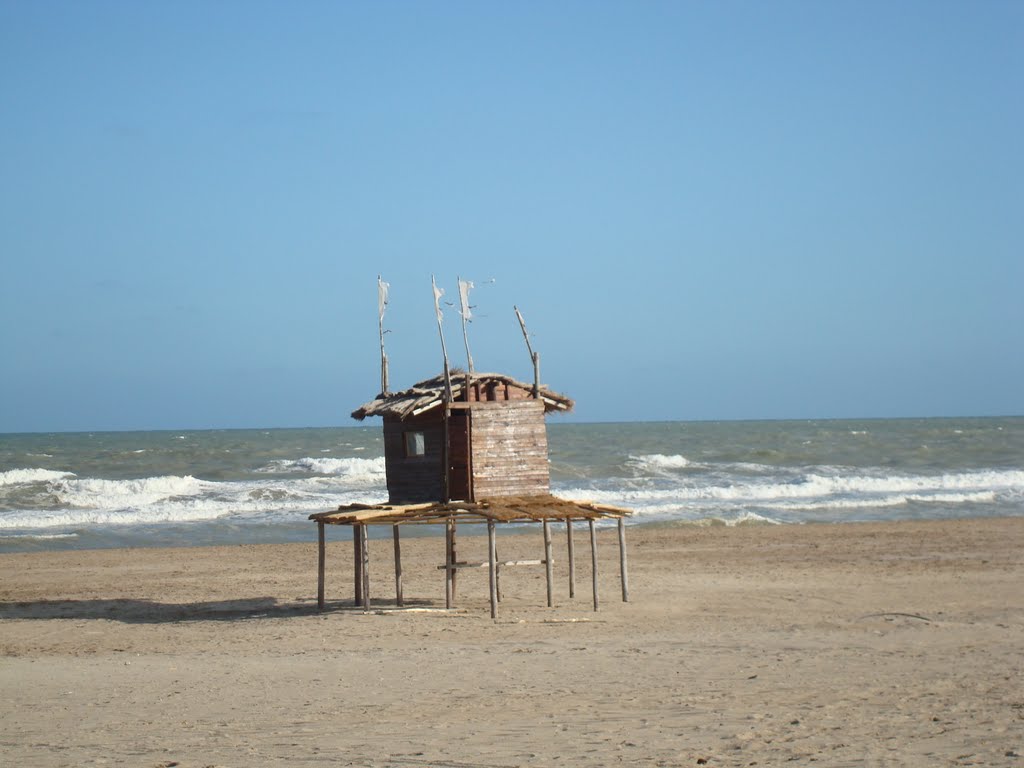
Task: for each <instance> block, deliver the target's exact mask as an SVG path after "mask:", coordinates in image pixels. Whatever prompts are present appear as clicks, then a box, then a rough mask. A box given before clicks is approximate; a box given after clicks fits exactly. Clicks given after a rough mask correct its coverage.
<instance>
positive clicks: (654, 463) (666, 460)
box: [629, 453, 690, 470]
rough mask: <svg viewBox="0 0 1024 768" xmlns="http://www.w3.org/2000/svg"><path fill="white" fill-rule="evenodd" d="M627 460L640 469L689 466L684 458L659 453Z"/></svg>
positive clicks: (631, 457) (632, 457)
mask: <svg viewBox="0 0 1024 768" xmlns="http://www.w3.org/2000/svg"><path fill="white" fill-rule="evenodd" d="M629 460H630V463H632V464H633V465H635V466H637V467H638V468H640V469H655V470H665V469H682V468H683V467H687V466H689V465H690V462H689V460H688V459H687V458H686V457H685V456H679V455H673V456H665V455H663V454H660V453H650V454H645V455H643V456H630V457H629Z"/></svg>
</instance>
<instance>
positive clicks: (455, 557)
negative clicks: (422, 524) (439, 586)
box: [451, 519, 459, 605]
mask: <svg viewBox="0 0 1024 768" xmlns="http://www.w3.org/2000/svg"><path fill="white" fill-rule="evenodd" d="M457 529H458V525H457V524H456V522H455V520H454V519H453V520H452V559H451V563H452V565H454V564H455V563H457V562H459V554H458V552H457V551H456V544H455V534H456V533H457V532H458V531H457ZM458 594H459V571H458V569H455V568H453V569H452V604H453V605H454V604H455V598H456V597H458Z"/></svg>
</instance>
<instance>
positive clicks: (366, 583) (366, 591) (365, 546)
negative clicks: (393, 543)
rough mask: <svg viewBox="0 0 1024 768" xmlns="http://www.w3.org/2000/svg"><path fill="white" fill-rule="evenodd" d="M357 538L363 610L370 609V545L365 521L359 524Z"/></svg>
mask: <svg viewBox="0 0 1024 768" xmlns="http://www.w3.org/2000/svg"><path fill="white" fill-rule="evenodd" d="M359 540H360V545H361V549H362V550H363V610H364V611H368V610H370V547H369V536H368V535H367V530H366V523H363V524H361V525H360V526H359Z"/></svg>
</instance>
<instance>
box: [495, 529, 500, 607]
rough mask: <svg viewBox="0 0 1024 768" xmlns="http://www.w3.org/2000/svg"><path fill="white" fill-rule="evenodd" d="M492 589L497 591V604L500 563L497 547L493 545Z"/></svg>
mask: <svg viewBox="0 0 1024 768" xmlns="http://www.w3.org/2000/svg"><path fill="white" fill-rule="evenodd" d="M494 587H495V589H496V590H497V591H498V602H499V603H500V602H501V561H500V560H498V545H497V543H495V545H494Z"/></svg>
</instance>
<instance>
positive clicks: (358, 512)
mask: <svg viewBox="0 0 1024 768" xmlns="http://www.w3.org/2000/svg"><path fill="white" fill-rule="evenodd" d="M631 514H632V512H631V510H628V509H623V508H621V507H613V506H609V505H607V504H595V503H594V502H592V501H569V500H568V499H560V498H558V497H557V496H508V497H501V498H494V499H482V500H481V501H475V502H474V501H449V502H434V503H427V504H345V505H342V506H340V507H338V508H337V509H336V510H331V511H330V512H316V513H314V514H312V515H310V516H309V519H310V520H316V521H318V522H322V523H329V524H331V525H356V524H388V525H394V524H396V523H421V524H423V523H443V522H444V521H446V520H449V519H453V520H458V521H460V522H477V523H483V522H487V521H488V520H494V521H495V522H498V523H527V522H541V521H544V520H552V521H562V520H600V519H602V518H613V519H615V518H620V517H627V516H629V515H631Z"/></svg>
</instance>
